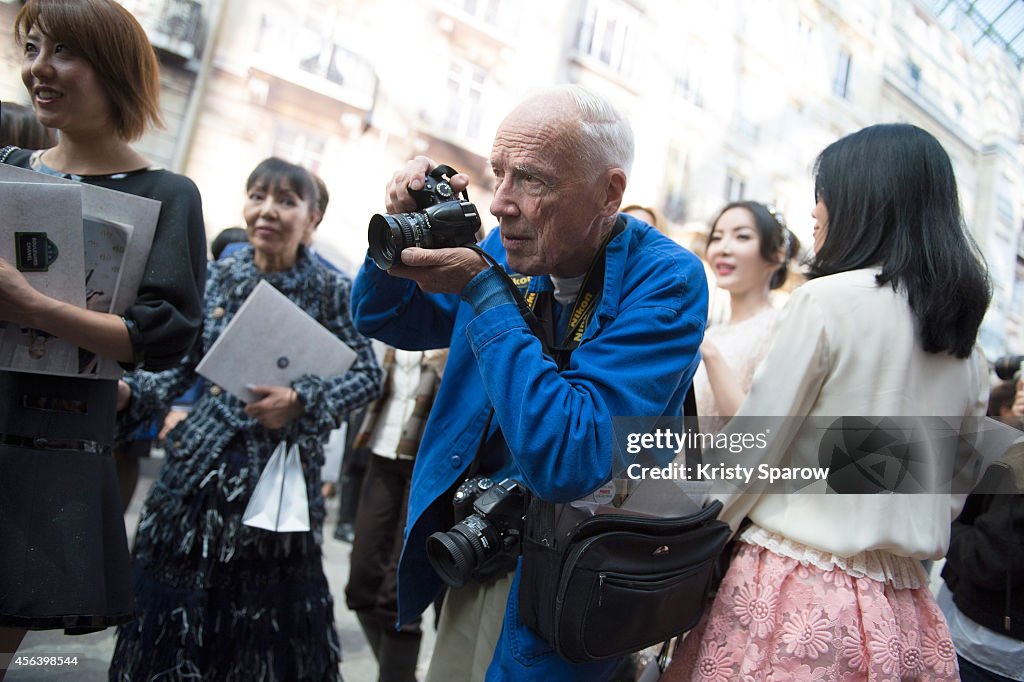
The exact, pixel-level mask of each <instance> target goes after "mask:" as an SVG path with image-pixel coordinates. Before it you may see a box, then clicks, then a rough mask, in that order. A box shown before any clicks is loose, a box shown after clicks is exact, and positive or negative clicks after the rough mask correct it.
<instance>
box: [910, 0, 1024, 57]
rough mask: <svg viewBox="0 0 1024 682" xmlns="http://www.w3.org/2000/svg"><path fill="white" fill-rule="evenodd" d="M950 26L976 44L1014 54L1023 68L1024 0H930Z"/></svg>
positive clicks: (930, 4) (940, 17) (930, 3)
mask: <svg viewBox="0 0 1024 682" xmlns="http://www.w3.org/2000/svg"><path fill="white" fill-rule="evenodd" d="M926 4H927V5H928V6H930V8H931V9H932V11H933V12H934V13H935V16H937V17H938V18H939V19H940V20H941V21H942V22H943V23H945V24H946V26H948V27H950V28H953V29H955V30H957V31H958V32H960V33H961V35H963V36H964V37H965V38H966V39H967V40H968V41H969V42H970V43H971V44H972V45H973V46H975V47H978V46H980V45H982V43H986V42H987V43H990V44H992V45H995V46H996V47H999V48H1000V49H1003V50H1005V51H1006V52H1007V54H1009V55H1010V58H1011V59H1013V62H1014V63H1015V64H1016V65H1017V68H1018V69H1019V68H1020V67H1021V63H1022V62H1024V0H928V1H927V2H926Z"/></svg>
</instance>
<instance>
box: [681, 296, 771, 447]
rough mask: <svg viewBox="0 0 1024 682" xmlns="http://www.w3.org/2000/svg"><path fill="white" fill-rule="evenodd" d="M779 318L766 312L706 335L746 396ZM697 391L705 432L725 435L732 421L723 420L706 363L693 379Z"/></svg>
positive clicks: (716, 329) (701, 422) (702, 425)
mask: <svg viewBox="0 0 1024 682" xmlns="http://www.w3.org/2000/svg"><path fill="white" fill-rule="evenodd" d="M778 315H779V312H778V310H776V309H775V308H764V309H763V310H761V311H760V312H758V313H757V314H755V315H754V316H753V317H748V318H747V319H745V320H742V321H741V322H737V323H735V324H732V323H726V324H718V325H714V326H712V327H709V328H708V330H707V332H705V334H704V339H705V340H706V341H710V342H711V343H713V344H714V345H715V347H716V348H718V351H719V353H720V354H721V355H722V357H723V358H725V361H726V362H727V363H728V364H729V366H730V367H731V368H732V369H733V371H734V372H735V373H736V376H737V377H739V380H740V388H742V389H743V392H744V393H747V392H748V391H750V383H751V381H752V380H753V378H754V371H755V370H756V369H757V367H758V365H760V364H761V360H763V359H764V356H765V354H766V353H767V352H768V346H770V345H771V340H772V331H773V330H774V328H775V320H776V319H777V318H778ZM693 387H694V393H695V394H696V397H697V414H699V415H700V426H701V431H704V432H718V431H721V430H722V427H723V426H725V424H726V422H728V421H729V418H728V417H722V416H720V410H719V409H718V404H717V402H716V401H715V394H714V392H713V391H712V390H711V384H710V383H709V382H708V372H707V368H705V367H704V363H703V362H702V363H701V364H700V366H699V367H698V368H697V373H696V375H694V377H693Z"/></svg>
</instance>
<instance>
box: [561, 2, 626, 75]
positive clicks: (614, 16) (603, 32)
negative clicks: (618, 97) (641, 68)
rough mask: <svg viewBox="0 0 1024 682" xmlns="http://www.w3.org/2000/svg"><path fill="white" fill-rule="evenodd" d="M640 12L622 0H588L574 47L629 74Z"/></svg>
mask: <svg viewBox="0 0 1024 682" xmlns="http://www.w3.org/2000/svg"><path fill="white" fill-rule="evenodd" d="M639 23H640V12H639V11H638V10H637V9H636V8H635V7H632V6H630V5H628V4H626V3H625V2H622V0H588V2H587V5H586V8H585V9H584V13H583V19H582V21H581V23H580V30H579V38H578V40H577V43H576V49H577V50H579V52H580V53H581V54H584V55H586V56H588V57H590V58H592V59H596V60H597V61H599V62H601V63H603V64H605V65H606V66H607V67H608V68H610V69H612V70H613V71H615V72H616V73H619V74H622V75H629V71H630V69H631V68H632V64H633V51H634V50H635V46H636V36H637V27H638V25H639Z"/></svg>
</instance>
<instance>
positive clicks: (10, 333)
mask: <svg viewBox="0 0 1024 682" xmlns="http://www.w3.org/2000/svg"><path fill="white" fill-rule="evenodd" d="M0 258H3V259H4V260H6V261H7V262H8V263H10V264H11V265H14V266H15V267H16V268H17V269H18V270H19V271H21V273H22V274H23V275H24V276H25V279H26V280H28V283H29V284H31V285H32V286H33V287H34V288H35V289H36V290H38V291H39V292H41V293H44V294H46V295H47V296H50V297H51V298H55V299H58V300H60V301H64V302H65V303H70V304H71V305H75V306H78V307H79V308H84V307H85V305H86V292H85V279H86V277H85V258H84V246H83V237H82V190H81V187H79V186H77V185H50V184H45V185H44V184H38V183H21V182H0ZM0 369H4V370H14V371H19V372H43V373H47V374H77V373H78V370H79V353H78V347H77V346H73V345H71V344H69V343H67V342H65V341H61V340H60V339H57V338H54V337H52V336H50V335H49V334H46V333H44V332H41V331H39V330H36V329H29V328H27V327H22V326H21V325H18V324H15V323H13V322H6V321H2V320H0Z"/></svg>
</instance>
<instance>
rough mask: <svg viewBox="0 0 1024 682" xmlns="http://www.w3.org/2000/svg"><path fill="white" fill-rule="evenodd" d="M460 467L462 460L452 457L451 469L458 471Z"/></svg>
mask: <svg viewBox="0 0 1024 682" xmlns="http://www.w3.org/2000/svg"><path fill="white" fill-rule="evenodd" d="M460 466H462V458H461V457H459V456H458V455H452V468H453V469H458V468H459V467H460Z"/></svg>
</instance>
